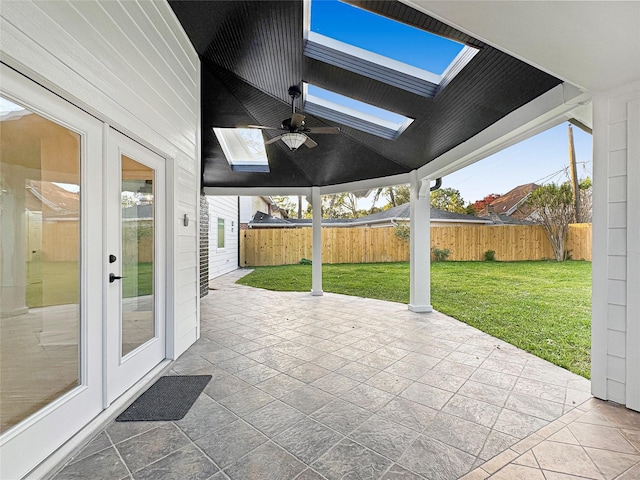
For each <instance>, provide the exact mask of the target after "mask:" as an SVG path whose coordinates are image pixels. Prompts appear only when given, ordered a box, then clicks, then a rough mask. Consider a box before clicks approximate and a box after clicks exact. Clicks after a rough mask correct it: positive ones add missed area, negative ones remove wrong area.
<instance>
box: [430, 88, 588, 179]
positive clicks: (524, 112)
mask: <svg viewBox="0 0 640 480" xmlns="http://www.w3.org/2000/svg"><path fill="white" fill-rule="evenodd" d="M590 102H591V95H590V94H589V93H584V92H582V91H581V90H579V89H578V88H576V87H574V86H573V85H570V84H568V83H563V84H560V85H558V86H556V87H554V88H552V89H551V90H549V91H548V92H546V93H543V94H542V95H540V96H539V97H538V98H536V99H534V100H532V101H531V102H529V103H527V104H526V105H524V106H522V107H520V108H519V109H517V110H515V111H513V112H511V113H510V114H509V115H507V116H505V117H503V118H502V119H500V120H498V121H497V122H496V123H494V124H493V125H491V126H489V127H487V128H485V129H484V130H483V131H481V132H480V133H478V134H477V135H475V136H473V137H471V138H470V139H469V140H467V141H466V142H464V143H461V144H460V145H458V146H456V147H454V148H452V149H451V150H449V151H448V152H446V153H444V154H442V155H440V156H439V157H438V158H436V159H434V160H432V161H431V162H429V163H427V164H426V165H424V166H422V167H420V168H419V169H418V176H419V178H439V177H444V176H445V175H448V174H450V173H453V172H455V171H457V170H460V169H461V168H464V167H466V166H468V165H471V164H472V163H475V162H477V161H479V160H482V159H483V158H486V157H488V156H489V155H493V154H494V153H496V152H499V151H500V150H503V149H505V148H507V147H510V146H511V145H515V144H516V143H519V142H522V141H523V140H526V139H527V138H529V137H532V136H534V135H536V134H538V133H540V132H543V131H545V130H548V129H549V128H552V127H555V126H556V125H559V124H561V123H562V122H565V121H567V120H568V118H571V115H570V112H571V111H573V110H575V109H576V108H578V107H581V106H583V105H586V104H588V103H590Z"/></svg>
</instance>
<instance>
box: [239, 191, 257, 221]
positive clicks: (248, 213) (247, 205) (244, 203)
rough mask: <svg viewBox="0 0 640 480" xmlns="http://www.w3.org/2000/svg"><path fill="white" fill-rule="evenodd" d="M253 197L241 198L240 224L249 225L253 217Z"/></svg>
mask: <svg viewBox="0 0 640 480" xmlns="http://www.w3.org/2000/svg"><path fill="white" fill-rule="evenodd" d="M252 202H253V197H240V223H249V222H250V221H251V217H252V216H253V213H254V212H253V210H252V208H253V203H252Z"/></svg>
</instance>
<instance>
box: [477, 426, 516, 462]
mask: <svg viewBox="0 0 640 480" xmlns="http://www.w3.org/2000/svg"><path fill="white" fill-rule="evenodd" d="M518 440H519V439H518V438H516V437H513V436H511V435H507V434H506V433H502V432H497V431H495V430H492V431H491V433H490V434H489V436H488V437H487V441H486V442H485V443H484V446H483V447H482V450H481V451H480V454H479V455H478V457H479V458H481V459H483V460H489V459H490V458H493V457H495V456H496V455H498V454H499V453H501V452H504V451H505V450H506V449H508V448H510V447H511V446H513V445H514V444H516V443H517V442H518Z"/></svg>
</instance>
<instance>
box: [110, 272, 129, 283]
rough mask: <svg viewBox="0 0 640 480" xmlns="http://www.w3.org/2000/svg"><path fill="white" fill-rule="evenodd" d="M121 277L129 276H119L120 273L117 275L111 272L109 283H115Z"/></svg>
mask: <svg viewBox="0 0 640 480" xmlns="http://www.w3.org/2000/svg"><path fill="white" fill-rule="evenodd" d="M121 278H127V277H119V276H118V275H116V274H115V273H110V274H109V283H113V282H115V281H116V280H120V279H121Z"/></svg>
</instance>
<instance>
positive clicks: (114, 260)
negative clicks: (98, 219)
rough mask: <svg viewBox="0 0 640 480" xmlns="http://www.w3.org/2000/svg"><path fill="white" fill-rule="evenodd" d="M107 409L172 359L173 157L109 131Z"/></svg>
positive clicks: (106, 172) (107, 190) (106, 284)
mask: <svg viewBox="0 0 640 480" xmlns="http://www.w3.org/2000/svg"><path fill="white" fill-rule="evenodd" d="M107 144H108V146H107V161H106V162H105V179H106V187H105V198H106V200H105V204H106V209H105V210H106V221H105V226H106V228H105V230H106V252H105V259H106V262H107V263H106V265H107V267H106V272H105V278H104V282H105V290H106V299H107V305H106V364H105V367H106V375H105V378H106V390H105V407H106V406H108V404H110V403H111V402H112V401H113V400H115V399H116V398H117V397H119V396H120V395H121V394H122V393H124V392H125V391H126V390H127V389H129V388H130V387H131V386H133V385H134V384H135V383H136V382H137V381H138V380H140V378H141V377H142V376H143V375H144V374H145V373H147V372H149V371H150V370H151V369H152V368H153V367H155V366H156V365H157V364H158V363H160V362H161V361H162V360H163V359H164V358H165V352H166V349H165V321H164V318H165V306H164V302H165V298H166V296H165V294H164V292H165V277H166V275H165V272H166V267H165V263H166V262H165V256H166V252H165V220H164V219H165V201H166V200H165V198H166V194H165V160H164V159H163V158H162V157H160V156H158V155H156V154H155V153H153V152H151V151H150V150H148V149H146V148H145V147H143V146H141V145H140V144H138V143H136V142H134V141H132V140H130V139H129V138H127V137H125V136H124V135H122V134H120V133H118V132H116V131H115V130H113V129H109V133H108V140H107Z"/></svg>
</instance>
